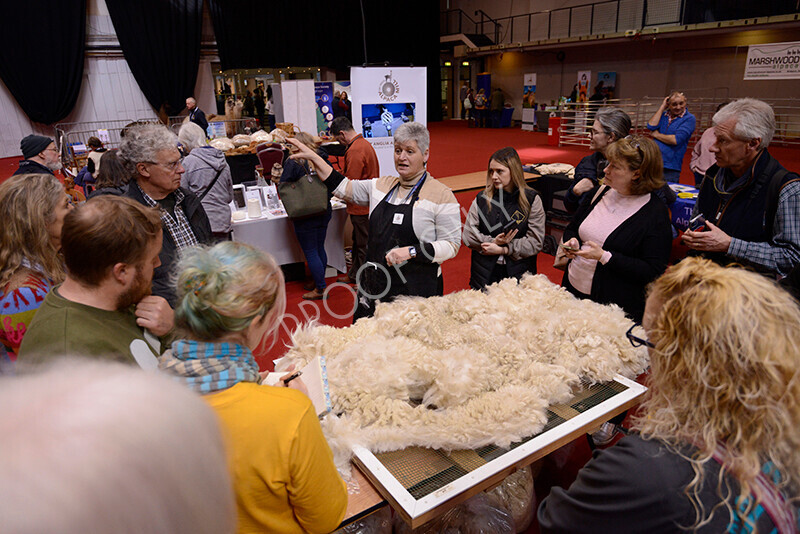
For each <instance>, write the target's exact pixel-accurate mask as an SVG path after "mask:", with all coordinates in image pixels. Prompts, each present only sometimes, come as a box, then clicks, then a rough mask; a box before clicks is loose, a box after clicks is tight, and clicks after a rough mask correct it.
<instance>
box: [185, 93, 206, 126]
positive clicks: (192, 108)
mask: <svg viewBox="0 0 800 534" xmlns="http://www.w3.org/2000/svg"><path fill="white" fill-rule="evenodd" d="M186 109H187V110H189V120H190V121H192V122H193V123H195V124H196V125H198V126H199V127H200V128H202V129H203V131H204V132H205V131H206V130H208V121H207V120H206V114H205V113H203V110H202V109H200V108H198V107H197V100H195V99H194V97H191V96H190V97H189V98H187V99H186Z"/></svg>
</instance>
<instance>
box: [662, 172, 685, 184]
mask: <svg viewBox="0 0 800 534" xmlns="http://www.w3.org/2000/svg"><path fill="white" fill-rule="evenodd" d="M664 180H666V181H667V182H669V183H671V184H677V183H678V182H680V180H681V171H680V169H678V170H677V171H676V170H675V169H664Z"/></svg>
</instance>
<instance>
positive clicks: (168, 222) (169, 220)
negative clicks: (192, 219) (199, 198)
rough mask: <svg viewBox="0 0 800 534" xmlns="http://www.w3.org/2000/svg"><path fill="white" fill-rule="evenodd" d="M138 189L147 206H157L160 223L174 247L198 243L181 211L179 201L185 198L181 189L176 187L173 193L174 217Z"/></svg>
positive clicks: (181, 247)
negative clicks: (173, 242) (169, 236)
mask: <svg viewBox="0 0 800 534" xmlns="http://www.w3.org/2000/svg"><path fill="white" fill-rule="evenodd" d="M136 187H139V184H136ZM139 191H141V193H142V197H143V198H144V201H145V203H146V204H147V205H148V206H150V207H151V208H158V212H159V214H160V215H161V224H163V225H164V228H166V229H167V231H168V232H169V235H171V236H172V240H173V241H175V247H176V248H177V249H178V250H183V249H185V248H189V247H195V246H197V245H199V244H200V243H199V241H197V237H195V235H194V232H193V231H192V227H191V226H189V221H188V219H186V215H185V214H184V213H183V208H181V203H182V202H183V199H184V198H186V195H184V194H183V191H181V190H180V189H176V190H175V192H174V193H173V194H174V195H175V218H173V217H172V215H170V214H169V212H168V211H167V210H165V209H164V208H162V207H161V204H159V203H158V202H156V201H155V200H153V199H152V197H150V195H148V194H147V193H145V192H144V191H142V188H141V187H139Z"/></svg>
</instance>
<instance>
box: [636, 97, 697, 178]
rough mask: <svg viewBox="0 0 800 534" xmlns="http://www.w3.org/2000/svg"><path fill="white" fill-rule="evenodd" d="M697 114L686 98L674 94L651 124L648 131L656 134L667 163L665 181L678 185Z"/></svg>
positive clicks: (665, 102) (657, 112) (668, 98)
mask: <svg viewBox="0 0 800 534" xmlns="http://www.w3.org/2000/svg"><path fill="white" fill-rule="evenodd" d="M695 123H696V121H695V118H694V115H692V114H691V113H689V111H688V110H687V109H686V97H685V96H684V95H683V93H679V92H677V91H673V92H672V94H670V95H669V96H668V97H666V98H665V99H664V101H663V102H662V103H661V105H660V106H659V108H658V111H656V112H655V114H653V116H652V117H651V118H650V120H649V121H648V122H647V129H648V130H650V131H651V132H652V133H653V139H655V141H656V144H657V145H658V148H659V149H661V157H662V159H663V160H664V179H665V180H666V181H668V182H672V183H678V179H679V178H680V175H681V165H682V164H683V155H684V154H685V153H686V147H687V145H688V144H689V138H690V137H691V136H692V133H693V132H694V128H695Z"/></svg>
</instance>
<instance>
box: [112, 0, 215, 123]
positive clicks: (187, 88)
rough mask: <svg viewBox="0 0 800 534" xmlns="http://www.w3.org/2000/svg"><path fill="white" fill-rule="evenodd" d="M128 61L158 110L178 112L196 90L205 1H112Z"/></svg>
mask: <svg viewBox="0 0 800 534" xmlns="http://www.w3.org/2000/svg"><path fill="white" fill-rule="evenodd" d="M106 5H107V6H108V12H109V14H110V15H111V21H112V22H113V23H114V29H115V31H116V33H117V37H118V38H119V44H120V47H121V48H122V53H123V54H124V55H125V60H126V61H127V62H128V66H129V67H130V68H131V72H132V73H133V76H134V78H136V82H137V83H138V84H139V88H140V89H141V90H142V93H144V96H145V98H147V101H148V102H150V105H151V106H153V107H154V108H155V109H156V110H159V109H161V108H162V106H168V107H167V109H166V111H167V112H168V113H169V114H170V115H175V114H177V113H178V112H180V111H181V110H182V109H183V108H184V107H185V106H186V102H185V101H186V97H188V96H191V95H192V93H193V92H194V86H195V82H196V81H197V68H198V65H199V63H200V39H201V33H202V23H203V13H202V11H203V0H106Z"/></svg>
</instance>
